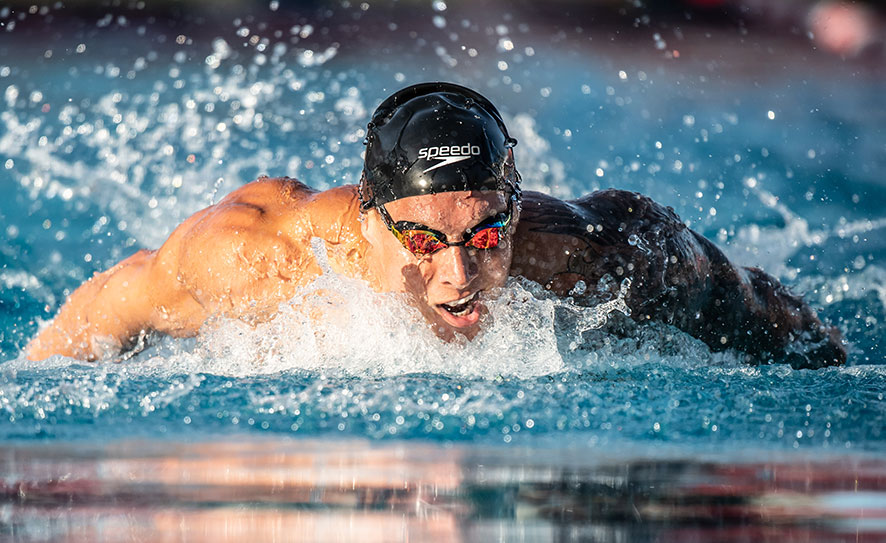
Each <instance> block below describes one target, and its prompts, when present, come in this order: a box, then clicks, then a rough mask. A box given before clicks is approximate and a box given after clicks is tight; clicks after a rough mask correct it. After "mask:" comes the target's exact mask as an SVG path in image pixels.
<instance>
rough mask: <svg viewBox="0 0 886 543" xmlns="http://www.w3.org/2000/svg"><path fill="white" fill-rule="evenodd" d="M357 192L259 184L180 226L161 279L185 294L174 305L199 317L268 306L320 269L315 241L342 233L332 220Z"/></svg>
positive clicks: (158, 269) (279, 181) (160, 267)
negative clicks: (312, 243)
mask: <svg viewBox="0 0 886 543" xmlns="http://www.w3.org/2000/svg"><path fill="white" fill-rule="evenodd" d="M351 192H352V191H350V190H348V187H342V188H339V189H332V190H327V191H323V192H320V191H316V190H314V189H312V188H310V187H308V186H307V185H305V184H303V183H301V182H299V181H296V180H294V179H290V178H273V179H272V178H261V179H258V180H256V181H253V182H251V183H249V184H247V185H244V186H243V187H241V188H239V189H237V190H235V191H234V192H232V193H230V194H229V195H227V196H226V197H225V198H223V199H222V200H221V201H219V203H218V204H215V205H214V206H210V207H208V208H206V209H203V210H201V211H199V212H197V213H195V214H194V215H193V216H191V217H190V218H189V219H188V220H187V221H185V222H184V223H183V224H182V225H181V226H180V227H179V228H178V229H176V231H175V232H173V234H172V235H171V236H170V238H169V240H168V241H167V242H166V243H165V244H164V245H163V247H162V248H161V249H160V251H158V255H157V258H156V263H155V266H154V276H155V279H156V281H157V283H158V284H164V283H165V284H166V285H167V286H168V287H169V289H168V290H169V291H176V290H177V291H178V292H179V293H180V295H179V296H178V298H177V302H178V303H177V304H172V305H174V306H176V307H177V312H178V313H184V314H188V313H189V312H190V313H193V314H194V319H193V321H194V322H197V321H200V322H202V320H203V319H205V318H206V317H207V316H209V315H211V314H219V313H225V314H229V315H240V314H243V313H244V312H250V311H257V312H262V311H266V310H270V309H269V308H272V307H276V305H277V304H279V303H280V302H281V301H284V300H286V299H288V298H290V297H291V296H292V295H293V293H294V292H295V290H296V289H297V288H298V287H299V286H300V285H302V284H304V283H305V282H306V281H308V280H310V279H311V278H313V277H315V276H316V275H318V274H319V273H320V268H319V265H318V264H317V262H316V258H315V257H314V254H313V252H312V250H311V246H310V243H311V239H312V238H313V237H321V238H324V239H326V237H327V236H326V234H327V233H328V234H329V235H330V236H332V237H333V238H336V236H335V232H334V230H335V229H334V228H332V227H330V226H329V225H330V224H331V223H334V222H335V220H336V219H335V217H341V216H342V214H343V213H344V214H346V213H345V211H346V210H347V209H348V205H349V202H350V201H351V200H352V199H354V197H350V198H349V194H350V193H351ZM339 222H344V221H343V220H342V219H339ZM325 230H331V231H330V232H326V231H325ZM339 237H340V235H339ZM336 239H337V238H336ZM250 308H253V309H250ZM189 326H190V324H189Z"/></svg>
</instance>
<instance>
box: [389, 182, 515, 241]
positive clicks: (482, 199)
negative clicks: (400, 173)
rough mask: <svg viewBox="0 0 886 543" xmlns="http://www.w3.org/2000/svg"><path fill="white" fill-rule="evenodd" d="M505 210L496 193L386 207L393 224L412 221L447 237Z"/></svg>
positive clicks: (430, 197) (432, 197) (416, 199)
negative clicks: (445, 234)
mask: <svg viewBox="0 0 886 543" xmlns="http://www.w3.org/2000/svg"><path fill="white" fill-rule="evenodd" d="M506 208H507V202H506V197H505V194H504V193H503V192H498V191H458V192H442V193H439V194H424V195H421V196H411V197H409V198H403V199H400V200H395V201H393V202H388V203H387V204H385V209H386V210H387V211H388V213H389V214H390V215H391V218H392V219H394V221H395V222H396V221H409V222H415V223H419V224H423V225H425V226H427V227H430V228H433V229H434V230H439V231H441V232H443V233H447V234H449V233H452V234H458V233H461V232H464V231H465V230H467V229H469V228H471V227H473V226H475V225H477V223H479V222H480V221H482V220H483V219H486V218H488V217H490V216H492V215H495V214H497V213H500V212H502V211H504V210H505V209H506Z"/></svg>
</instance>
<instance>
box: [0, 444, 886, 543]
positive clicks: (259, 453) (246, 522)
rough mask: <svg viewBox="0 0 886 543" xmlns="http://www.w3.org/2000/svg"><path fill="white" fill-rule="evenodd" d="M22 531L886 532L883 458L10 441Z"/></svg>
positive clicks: (378, 534) (555, 535)
mask: <svg viewBox="0 0 886 543" xmlns="http://www.w3.org/2000/svg"><path fill="white" fill-rule="evenodd" d="M0 480H2V493H3V506H2V508H0V535H2V536H4V537H11V538H13V539H16V540H21V541H45V540H65V541H98V540H154V541H156V540H180V539H186V540H188V541H218V540H219V539H223V540H235V541H239V540H250V541H274V540H280V541H282V540H295V539H298V540H310V541H327V540H343V539H344V540H357V539H359V540H360V541H364V542H370V541H389V540H417V541H423V540H431V539H433V540H436V541H462V540H465V541H475V540H477V541H485V540H490V539H497V540H513V539H521V540H522V539H529V540H534V539H564V540H573V539H581V540H585V539H591V540H600V541H604V540H605V541H638V540H639V541H644V540H657V541H661V540H665V541H713V540H717V541H748V540H751V539H764V540H772V541H786V540H802V541H842V540H845V541H875V540H882V538H884V537H886V461H883V460H882V459H875V458H861V457H858V456H853V457H852V458H846V457H838V456H834V457H831V458H818V459H814V460H813V459H809V458H808V457H800V456H782V457H780V458H775V459H773V460H771V461H765V462H761V461H755V462H747V463H746V462H742V461H740V460H737V461H733V462H730V461H729V460H724V459H722V458H721V459H719V460H716V461H707V460H687V459H679V458H667V457H661V456H656V457H655V458H650V457H645V458H644V457H637V458H633V459H625V458H614V457H613V458H607V457H595V458H588V457H587V454H586V452H584V451H580V450H568V451H564V450H562V449H561V450H557V451H556V452H552V451H546V450H538V449H494V448H491V449H485V450H484V449H478V448H476V447H472V448H460V447H452V448H445V447H444V448H441V447H439V446H432V445H421V444H415V443H409V444H400V445H390V444H388V445H383V446H379V445H371V444H368V443H366V442H354V441H348V442H342V441H338V442H330V441H325V442H323V441H314V442H304V441H300V442H295V441H266V442H255V441H252V442H249V443H238V442H207V443H198V444H181V443H157V442H154V443H141V442H124V443H118V444H115V445H112V446H110V447H107V446H106V447H103V448H99V447H95V446H86V445H69V446H66V447H58V446H57V445H56V446H52V447H47V446H35V445H26V446H7V447H4V448H3V449H0Z"/></svg>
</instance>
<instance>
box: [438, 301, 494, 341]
mask: <svg viewBox="0 0 886 543" xmlns="http://www.w3.org/2000/svg"><path fill="white" fill-rule="evenodd" d="M428 309H429V310H430V311H431V312H433V318H432V319H429V320H430V322H431V325H432V328H433V330H434V332H435V333H436V334H437V335H438V336H439V337H440V338H442V339H445V340H447V341H451V340H454V339H456V338H457V337H458V336H462V337H465V338H467V339H468V340H471V339H474V337H475V336H476V335H477V334H478V333H480V330H481V324H480V319H481V318H482V317H483V315H485V314H486V313H487V312H488V311H487V309H486V306H485V305H483V304H482V303H480V302H474V303H473V304H471V306H470V307H468V308H465V309H464V310H462V311H460V312H458V314H453V313H450V312H449V311H447V310H445V309H443V308H442V307H440V306H435V307H428Z"/></svg>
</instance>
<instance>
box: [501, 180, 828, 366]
mask: <svg viewBox="0 0 886 543" xmlns="http://www.w3.org/2000/svg"><path fill="white" fill-rule="evenodd" d="M520 221H521V222H520V231H521V234H522V237H523V238H524V239H525V240H530V242H529V244H528V245H529V247H528V249H529V250H528V251H527V250H526V249H527V246H526V245H527V244H525V243H524V244H521V245H522V247H521V249H522V254H521V252H520V251H519V250H518V251H516V252H515V257H514V259H515V271H516V272H517V273H521V272H522V274H523V275H527V276H528V277H530V278H531V279H535V280H538V281H541V282H545V283H547V285H548V287H549V288H551V289H552V290H554V291H555V292H558V293H561V294H566V293H568V292H569V291H570V289H572V288H573V286H574V285H575V284H576V283H577V281H579V280H582V281H584V282H585V283H586V284H587V286H588V288H587V294H586V295H585V296H586V298H587V301H589V302H597V301H601V300H605V299H606V298H607V297H610V296H612V295H613V291H617V290H618V283H620V282H621V281H622V280H623V279H625V278H629V279H630V280H631V286H630V289H629V292H628V294H627V296H626V302H627V304H628V306H629V307H630V308H631V312H632V314H631V316H632V318H633V319H634V320H637V321H645V320H657V321H664V322H667V323H669V324H673V325H674V326H677V327H678V328H680V329H681V330H684V331H685V332H687V333H689V334H691V335H692V336H694V337H697V338H699V339H701V340H702V341H704V342H705V343H707V344H708V345H709V346H710V347H711V348H712V349H714V350H724V349H728V348H734V349H738V350H740V351H743V352H745V353H747V354H748V355H750V357H749V361H755V362H757V363H761V362H767V361H778V362H788V363H790V364H791V365H793V366H795V367H820V366H825V365H835V364H842V363H844V362H845V360H846V351H845V348H844V347H843V345H842V342H841V339H840V334H839V332H838V331H837V330H836V329H835V328H832V327H828V326H825V325H824V324H823V323H822V322H821V321H820V320H819V319H818V317H817V315H816V314H815V312H814V311H813V310H812V309H811V308H810V307H809V306H808V305H807V304H806V303H804V302H803V300H802V299H801V298H800V297H797V296H794V295H793V294H791V293H790V292H789V291H788V289H787V288H785V287H784V286H783V285H781V284H780V283H779V282H778V281H777V280H776V279H774V278H772V277H771V276H769V275H767V274H765V273H764V272H762V271H761V270H759V269H756V268H742V267H738V266H735V265H733V264H732V263H731V262H729V260H728V259H727V258H726V257H725V255H723V253H722V252H721V251H720V250H719V249H718V248H717V247H716V246H714V244H713V243H711V242H710V241H708V240H707V239H705V238H704V237H702V236H700V235H698V234H697V233H695V232H693V231H692V230H690V229H689V228H687V227H686V226H685V225H684V224H683V223H682V222H680V220H679V217H677V215H676V214H675V213H674V212H673V210H672V209H670V208H665V207H663V206H661V205H659V204H656V203H655V202H653V201H652V200H651V199H649V198H647V197H644V196H642V195H639V194H636V193H631V192H626V191H619V190H607V191H601V192H597V193H594V194H592V195H589V196H587V197H585V198H582V199H580V200H576V201H573V202H563V201H560V200H556V199H553V198H549V197H545V196H541V195H532V196H530V197H529V198H527V202H526V203H525V204H524V209H523V213H522V214H521V219H520ZM550 236H556V237H557V238H558V239H557V240H553V239H552V238H550ZM549 238H550V239H549ZM550 247H556V248H557V249H556V252H552V251H553V250H552V249H550ZM546 253H549V254H546ZM530 260H534V261H535V262H533V263H531V264H530ZM539 262H542V263H547V264H539ZM527 272H528V273H527Z"/></svg>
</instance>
